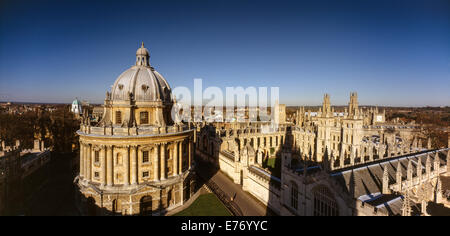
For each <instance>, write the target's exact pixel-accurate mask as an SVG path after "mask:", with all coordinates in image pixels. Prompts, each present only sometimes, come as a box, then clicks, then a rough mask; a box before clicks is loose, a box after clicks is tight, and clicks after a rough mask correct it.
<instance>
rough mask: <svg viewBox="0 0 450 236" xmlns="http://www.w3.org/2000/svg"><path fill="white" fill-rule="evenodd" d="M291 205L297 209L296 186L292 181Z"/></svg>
mask: <svg viewBox="0 0 450 236" xmlns="http://www.w3.org/2000/svg"><path fill="white" fill-rule="evenodd" d="M291 207H292V208H294V209H295V210H297V209H298V186H297V184H296V183H294V182H291Z"/></svg>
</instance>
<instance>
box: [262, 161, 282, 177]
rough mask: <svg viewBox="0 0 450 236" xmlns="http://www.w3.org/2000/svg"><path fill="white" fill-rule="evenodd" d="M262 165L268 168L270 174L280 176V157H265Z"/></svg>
mask: <svg viewBox="0 0 450 236" xmlns="http://www.w3.org/2000/svg"><path fill="white" fill-rule="evenodd" d="M263 167H264V168H268V169H269V170H270V172H272V175H274V176H275V177H278V178H280V177H281V158H280V157H272V158H267V159H266V161H265V162H263Z"/></svg>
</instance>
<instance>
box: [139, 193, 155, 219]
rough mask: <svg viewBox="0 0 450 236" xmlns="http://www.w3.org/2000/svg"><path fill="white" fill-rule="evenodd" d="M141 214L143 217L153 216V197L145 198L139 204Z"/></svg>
mask: <svg viewBox="0 0 450 236" xmlns="http://www.w3.org/2000/svg"><path fill="white" fill-rule="evenodd" d="M139 204H140V205H139V208H140V214H141V215H142V216H151V215H152V210H153V199H152V197H151V196H144V197H142V198H141V200H140V202H139Z"/></svg>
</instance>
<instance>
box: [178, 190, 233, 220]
mask: <svg viewBox="0 0 450 236" xmlns="http://www.w3.org/2000/svg"><path fill="white" fill-rule="evenodd" d="M174 216H231V213H230V212H229V211H228V209H227V208H226V207H225V206H224V205H223V204H222V202H221V201H220V200H219V199H218V198H217V197H216V195H214V194H213V193H207V194H202V195H200V196H199V197H198V198H197V200H195V201H194V202H193V203H192V204H191V205H190V206H189V207H188V208H186V209H184V210H182V211H180V212H178V213H177V214H175V215H174Z"/></svg>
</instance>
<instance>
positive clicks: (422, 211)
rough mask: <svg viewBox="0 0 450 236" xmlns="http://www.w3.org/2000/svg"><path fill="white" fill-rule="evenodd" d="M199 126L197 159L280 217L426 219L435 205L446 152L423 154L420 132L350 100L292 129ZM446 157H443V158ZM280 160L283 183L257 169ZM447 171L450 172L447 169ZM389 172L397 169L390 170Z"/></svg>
mask: <svg viewBox="0 0 450 236" xmlns="http://www.w3.org/2000/svg"><path fill="white" fill-rule="evenodd" d="M278 107H280V106H277V108H276V109H275V113H276V114H274V118H275V120H276V121H278V122H275V123H278V125H276V126H274V125H273V124H271V123H267V122H266V123H265V122H252V123H210V124H205V123H202V124H198V126H197V129H198V132H197V133H198V143H197V152H198V154H199V157H200V158H202V159H204V160H207V161H209V162H212V163H216V164H217V165H218V166H219V168H220V170H221V171H222V172H223V173H225V174H226V175H228V176H229V177H230V178H231V179H232V180H233V181H234V182H235V183H237V184H240V185H241V186H242V188H243V190H245V191H247V192H249V193H250V194H251V195H253V196H254V197H255V198H257V199H258V200H260V201H261V202H262V203H264V204H265V205H267V206H268V207H269V208H270V209H271V210H272V212H274V213H276V214H279V215H377V216H387V215H426V214H427V211H426V204H428V203H429V202H440V201H441V200H439V199H442V197H440V196H442V190H438V189H439V186H440V185H441V184H440V183H439V181H438V179H439V176H440V175H442V174H444V173H446V172H447V171H448V167H447V166H448V163H449V160H448V159H449V156H450V155H449V151H448V149H446V148H443V149H439V150H433V149H431V147H430V145H428V146H427V147H426V148H424V147H422V142H425V137H423V136H422V135H421V127H420V126H417V125H403V124H399V123H388V122H386V120H385V112H384V111H383V112H380V111H379V110H378V109H377V108H369V109H361V108H359V105H358V100H357V94H356V93H351V95H350V102H349V105H348V107H347V108H346V109H345V111H344V112H341V113H338V112H335V111H334V108H333V107H331V103H330V97H329V95H327V94H326V95H325V96H324V102H323V104H322V107H321V108H320V109H319V111H318V112H315V113H313V112H310V111H308V112H305V110H304V108H301V109H300V110H299V111H298V112H297V113H296V115H295V121H294V122H293V123H286V122H280V120H279V119H280V117H283V115H280V114H279V112H280V111H282V110H283V109H281V110H280V109H278ZM446 156H447V157H446ZM275 157H276V158H280V159H281V163H282V164H281V166H279V168H280V170H281V174H280V176H278V177H277V176H275V175H274V173H272V172H271V171H269V169H264V168H263V165H262V163H263V162H264V161H265V160H267V158H275ZM446 163H447V164H446ZM392 166H394V168H392Z"/></svg>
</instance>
